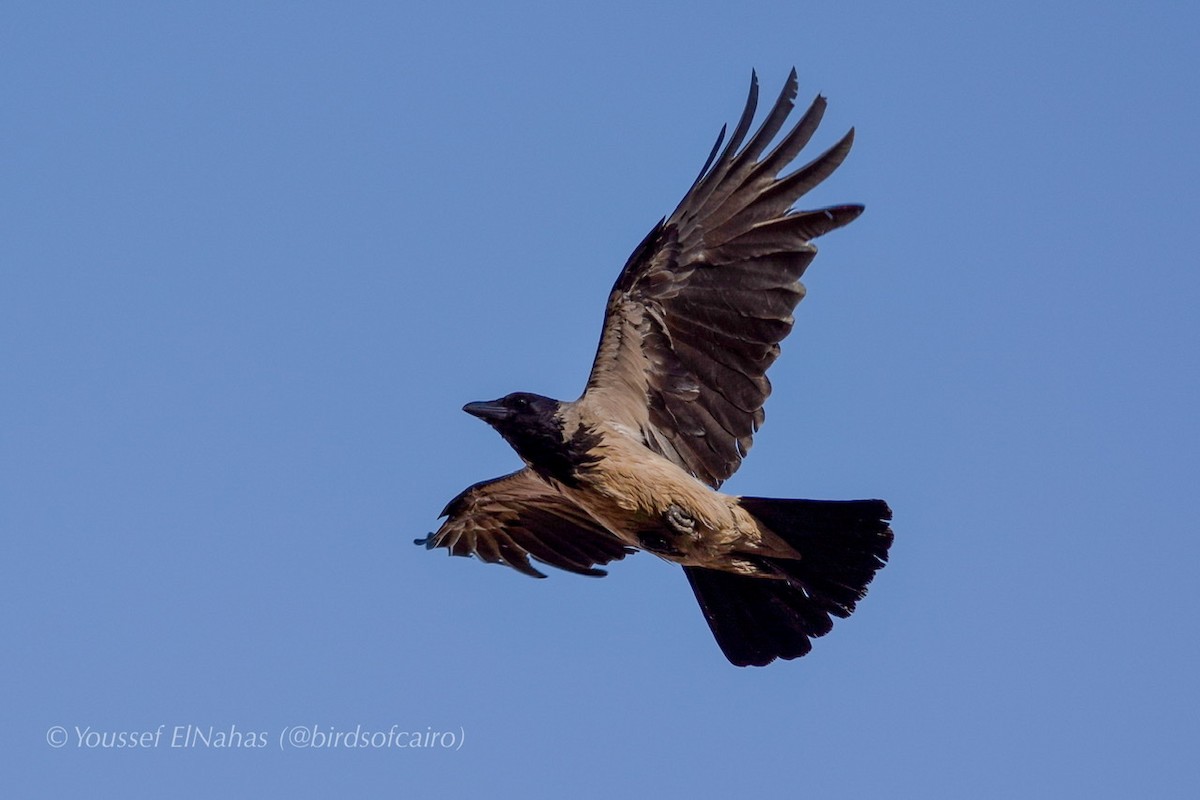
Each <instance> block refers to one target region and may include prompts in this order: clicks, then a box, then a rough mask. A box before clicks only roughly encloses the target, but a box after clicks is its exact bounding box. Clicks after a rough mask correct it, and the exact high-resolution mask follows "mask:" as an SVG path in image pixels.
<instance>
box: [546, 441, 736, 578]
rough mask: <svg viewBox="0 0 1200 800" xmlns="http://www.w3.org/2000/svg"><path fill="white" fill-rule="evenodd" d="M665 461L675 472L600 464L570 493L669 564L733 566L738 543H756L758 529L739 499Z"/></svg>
mask: <svg viewBox="0 0 1200 800" xmlns="http://www.w3.org/2000/svg"><path fill="white" fill-rule="evenodd" d="M663 462H664V464H666V465H667V466H668V467H670V469H665V468H661V467H659V465H657V464H655V465H652V466H653V467H654V468H652V469H650V470H646V469H642V470H637V469H630V468H624V469H619V468H614V467H613V466H612V465H611V464H606V465H600V466H599V467H598V468H596V469H593V470H590V471H588V472H587V473H584V474H582V475H581V476H580V478H581V480H580V481H579V485H578V486H577V487H576V488H574V489H573V490H569V493H570V494H571V496H572V499H573V500H574V501H575V502H576V503H578V504H579V505H581V506H583V507H584V508H586V509H587V511H588V512H589V513H590V514H591V515H592V516H594V517H595V518H596V519H597V520H599V521H600V522H602V523H604V525H605V527H607V528H608V529H609V530H610V531H612V532H613V533H614V534H616V535H617V536H618V537H619V538H620V539H621V540H622V541H624V542H625V543H626V544H629V545H631V546H633V547H637V548H639V549H642V550H646V551H648V552H650V553H653V554H655V555H657V556H659V557H660V558H664V559H666V560H668V561H674V562H676V563H679V564H685V565H691V566H715V565H717V564H724V563H727V562H728V560H729V554H730V552H731V550H733V549H735V547H736V546H737V545H739V544H744V545H751V544H752V542H751V540H752V539H754V538H755V537H756V535H757V526H755V525H754V523H753V520H752V519H751V518H750V517H749V515H748V514H746V513H745V512H744V511H742V509H740V508H739V507H738V506H737V502H736V499H735V498H733V497H730V496H729V495H724V494H721V493H720V492H716V491H713V490H712V489H709V488H708V487H707V486H705V485H703V484H701V483H700V482H699V481H696V480H695V479H694V478H693V477H692V476H691V475H688V474H687V473H685V472H683V470H680V469H679V468H678V467H675V465H674V464H670V462H666V461H665V459H664V460H663ZM674 472H677V473H678V474H674ZM737 549H742V548H737Z"/></svg>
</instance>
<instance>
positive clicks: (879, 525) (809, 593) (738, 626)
mask: <svg viewBox="0 0 1200 800" xmlns="http://www.w3.org/2000/svg"><path fill="white" fill-rule="evenodd" d="M741 504H742V507H743V508H745V509H746V510H747V511H749V512H750V513H751V514H753V515H754V517H755V518H756V519H758V520H759V521H760V522H761V523H762V524H763V525H765V526H766V527H768V528H770V529H771V531H773V532H774V533H775V534H777V535H778V536H779V537H780V538H782V539H783V540H784V541H786V542H787V543H788V544H789V545H791V546H792V547H793V548H794V549H795V550H796V552H798V553H799V554H800V557H799V558H796V559H782V558H758V559H756V560H755V565H756V566H758V567H760V568H761V570H762V572H761V576H754V575H739V574H737V573H733V572H725V571H723V570H714V569H705V568H703V567H684V568H683V571H684V573H686V574H687V577H688V582H690V583H691V585H692V591H693V592H695V593H696V600H698V601H699V602H700V608H701V610H702V611H703V612H704V617H705V619H707V620H708V625H709V627H710V628H712V632H713V636H715V637H716V639H717V644H718V645H720V646H721V650H722V651H723V652H724V653H725V657H726V658H728V659H729V660H730V661H731V662H732V663H734V664H736V665H738V666H739V667H744V666H749V665H753V666H763V665H766V664H769V663H771V662H772V661H774V660H775V659H776V658H799V657H800V656H802V655H804V654H806V653H807V652H808V651H809V650H811V649H812V643H811V642H810V641H809V640H810V639H812V638H814V637H817V636H824V635H825V634H827V633H829V631H830V629H831V628H833V619H832V618H831V617H830V615H831V614H832V615H833V616H837V617H848V616H850V613H851V612H852V611H854V604H855V603H857V602H858V601H859V600H861V599H862V597H863V595H865V594H866V593H867V584H868V583H870V582H871V579H872V578H873V577H875V572H876V571H877V570H879V568H880V567H882V566H883V565H884V564H885V563H886V562H887V553H888V548H889V547H890V546H891V544H892V530H891V528H889V527H888V523H887V521H888V520H890V519H891V518H892V511H891V509H889V508H888V506H887V503H885V502H883V501H882V500H846V501H835V500H770V499H767V498H764V497H743V498H741ZM772 576H774V577H772Z"/></svg>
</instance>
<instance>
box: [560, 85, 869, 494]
mask: <svg viewBox="0 0 1200 800" xmlns="http://www.w3.org/2000/svg"><path fill="white" fill-rule="evenodd" d="M795 97H796V71H795V70H792V73H791V75H790V76H789V77H788V82H787V85H786V86H785V87H784V89H783V92H782V93H781V94H780V96H779V99H778V100H777V101H776V103H775V105H774V107H773V108H772V109H771V112H770V113H769V114H768V115H767V118H766V119H765V120H764V121H763V123H762V125H761V126H760V127H759V129H758V131H757V132H756V133H755V134H754V135H753V136H752V137H751V138H750V140H749V141H748V142H746V144H745V146H744V147H742V142H743V140H744V139H745V136H746V133H747V132H748V130H749V128H750V123H751V121H752V120H753V118H754V111H755V107H756V106H757V102H758V80H757V77H754V78H752V80H751V85H750V97H749V99H748V100H747V102H746V108H745V111H743V113H742V117H741V120H740V121H739V122H738V125H737V128H736V129H735V130H734V132H733V135H732V136H731V137H730V139H729V143H728V144H727V145H726V146H725V149H724V150H722V151H721V153H720V156H719V157H718V156H717V150H718V148H719V147H720V145H721V141H722V139H723V138H724V133H725V132H724V130H722V132H721V137H719V138H718V139H717V143H716V145H715V146H714V147H713V152H712V154H711V155H709V158H708V163H706V164H705V166H704V169H703V170H701V172H700V176H699V177H698V178H697V179H696V182H695V183H694V184H693V185H692V187H691V189H690V190H689V191H688V193H687V195H686V196H685V197H684V198H683V202H681V203H680V204H679V207H678V208H677V209H676V210H675V212H674V213H673V214H672V215H671V216H670V217H669V218H667V219H665V220H663V221H661V222H659V224H658V225H656V226H655V228H654V230H652V231H650V234H649V235H648V236H647V237H646V238H645V240H644V241H643V242H642V243H641V244H640V245H639V246H638V248H637V249H636V250H635V251H634V253H633V255H632V256H630V258H629V261H628V262H627V263H626V264H625V268H624V269H623V270H622V271H621V275H620V276H619V277H618V278H617V282H616V284H615V285H614V286H613V290H612V293H611V294H610V295H609V299H608V307H607V309H606V312H605V320H604V330H603V333H602V335H601V338H600V347H599V349H598V351H597V353H596V361H595V364H594V365H593V367H592V373H591V376H590V377H589V379H588V385H587V389H586V391H585V392H584V395H583V397H582V398H581V401H582V402H583V403H585V404H587V405H588V406H589V407H590V409H591V411H592V412H593V413H596V414H599V415H601V416H603V417H604V418H607V419H611V420H613V421H615V422H619V423H622V424H624V425H626V426H627V427H629V428H630V429H631V430H633V431H636V432H639V433H640V434H641V436H642V437H643V439H644V441H645V442H646V443H647V445H648V446H649V447H650V448H651V449H652V450H654V451H656V452H658V453H660V454H662V455H664V456H666V457H667V458H669V459H671V460H672V461H674V462H675V463H677V464H679V465H680V466H681V467H683V468H684V469H686V470H688V471H689V472H691V473H692V474H693V475H695V476H696V477H698V478H700V479H701V480H703V481H705V482H706V483H708V484H709V485H711V486H713V487H714V488H715V487H717V486H720V484H721V483H722V482H723V481H724V480H725V479H726V478H728V477H729V476H730V475H732V474H733V473H734V471H735V470H737V468H738V466H739V465H740V464H741V461H742V457H743V456H744V455H745V454H746V452H747V451H748V450H749V449H750V444H751V440H752V437H753V434H754V432H755V431H756V430H758V427H759V426H760V425H761V424H762V422H763V408H762V406H763V402H764V401H765V400H766V399H767V395H769V394H770V392H771V384H770V382H768V380H767V378H766V371H767V368H768V367H769V366H771V363H772V362H773V361H774V360H775V359H776V358H777V357H778V356H779V342H780V341H781V340H782V339H783V338H784V337H785V336H787V335H788V333H789V332H790V331H791V329H792V323H793V319H792V311H793V310H794V309H795V307H796V304H797V303H799V302H800V299H801V298H802V297H803V296H804V287H803V286H802V285H801V284H800V283H799V278H800V276H801V275H802V274H803V273H804V269H805V267H807V266H808V264H809V262H810V261H812V259H813V256H815V255H816V252H817V250H816V247H814V246H813V245H812V244H811V240H812V239H815V238H816V237H818V236H820V235H821V234H824V233H828V232H829V231H831V230H833V229H835V228H839V227H841V226H843V225H845V224H847V223H849V222H850V221H852V220H853V219H854V218H855V217H857V216H858V215H859V214H860V213H862V206H858V205H842V206H834V207H831V208H824V209H820V210H817V211H793V210H791V207H792V204H793V203H795V202H796V200H797V199H798V198H799V197H800V196H801V195H803V194H804V193H805V192H807V191H808V190H809V189H811V188H812V187H814V186H816V185H817V184H818V183H820V182H821V181H822V180H824V179H825V178H826V177H827V176H828V175H829V174H830V173H832V172H833V171H834V170H835V169H836V168H837V167H838V165H839V164H841V163H842V160H843V159H844V158H845V157H846V154H847V153H848V152H849V151H850V145H851V142H852V141H853V137H854V131H853V129H851V131H850V132H849V133H847V134H846V135H845V136H844V137H843V138H842V139H841V141H839V142H838V143H837V144H835V145H834V146H833V147H832V148H830V149H829V150H828V151H826V152H824V153H822V154H821V155H819V156H817V157H816V158H815V159H813V160H812V161H811V162H809V163H808V164H806V165H805V166H803V167H800V168H799V169H797V170H796V171H794V172H791V173H790V174H788V175H785V176H783V177H778V176H779V173H780V172H781V171H783V170H784V169H785V168H786V167H787V166H788V165H789V164H790V163H791V162H792V160H793V159H794V158H795V157H796V155H797V154H798V153H799V152H800V150H801V148H803V147H804V145H805V144H807V143H808V140H809V138H810V137H811V136H812V134H813V132H814V131H815V130H816V128H817V124H818V123H819V122H820V119H821V115H822V114H823V112H824V110H825V99H824V98H823V97H820V96H818V97H817V98H816V100H815V101H813V104H812V105H811V106H810V107H809V109H808V111H806V112H805V113H804V116H802V117H801V118H800V120H799V121H798V122H797V123H796V125H795V126H794V127H793V128H792V129H791V130H790V131H789V132H788V133H787V134H786V135H784V136H783V137H782V139H781V140H780V141H779V144H777V145H776V146H775V148H774V149H773V150H771V152H770V153H768V154H767V155H766V156H764V157H762V158H760V155H761V154H762V153H763V151H764V150H765V149H766V147H767V145H768V144H770V142H771V140H772V139H774V138H775V135H776V134H777V133H778V132H779V131H780V129H781V128H782V127H783V123H784V121H785V120H786V119H787V117H788V115H789V113H790V112H791V110H792V107H793V103H794V100H795ZM739 147H740V148H741V149H740V150H739V149H738V148H739ZM714 158H715V159H716V160H715V162H714Z"/></svg>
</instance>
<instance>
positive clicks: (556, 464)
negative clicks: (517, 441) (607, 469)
mask: <svg viewBox="0 0 1200 800" xmlns="http://www.w3.org/2000/svg"><path fill="white" fill-rule="evenodd" d="M599 443H600V435H599V434H598V433H596V432H595V430H593V429H592V428H589V427H586V426H583V425H580V426H579V427H578V428H576V429H575V432H574V433H573V434H572V435H571V437H570V438H569V439H565V440H564V439H563V438H562V436H561V434H560V435H558V436H554V437H544V438H543V437H537V439H536V440H535V441H533V442H530V443H529V444H531V445H533V446H532V447H531V448H529V449H526V448H522V449H521V451H520V452H521V455H522V456H524V457H525V459H526V460H527V461H529V464H530V466H531V467H533V471H534V472H536V473H538V474H539V475H541V476H542V477H543V478H546V479H548V480H549V479H553V480H556V481H558V482H559V483H561V484H563V485H564V486H569V487H571V488H572V489H574V488H578V486H579V476H580V474H581V473H583V472H586V471H587V470H588V468H590V467H591V466H592V465H594V464H596V463H597V462H598V461H599V460H600V456H599V454H597V453H596V445H598V444H599Z"/></svg>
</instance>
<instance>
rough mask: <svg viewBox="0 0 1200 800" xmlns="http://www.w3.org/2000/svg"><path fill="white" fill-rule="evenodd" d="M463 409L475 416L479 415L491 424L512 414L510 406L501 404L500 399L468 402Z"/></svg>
mask: <svg viewBox="0 0 1200 800" xmlns="http://www.w3.org/2000/svg"><path fill="white" fill-rule="evenodd" d="M463 411H465V412H467V413H468V414H470V415H471V416H473V417H479V418H480V419H481V420H483V421H484V422H487V423H489V424H490V423H493V422H500V421H501V420H505V419H508V418H509V417H510V416H512V410H511V409H510V408H509V407H508V406H505V405H501V403H500V401H499V400H489V401H487V402H486V403H467V404H466V405H465V406H463Z"/></svg>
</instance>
